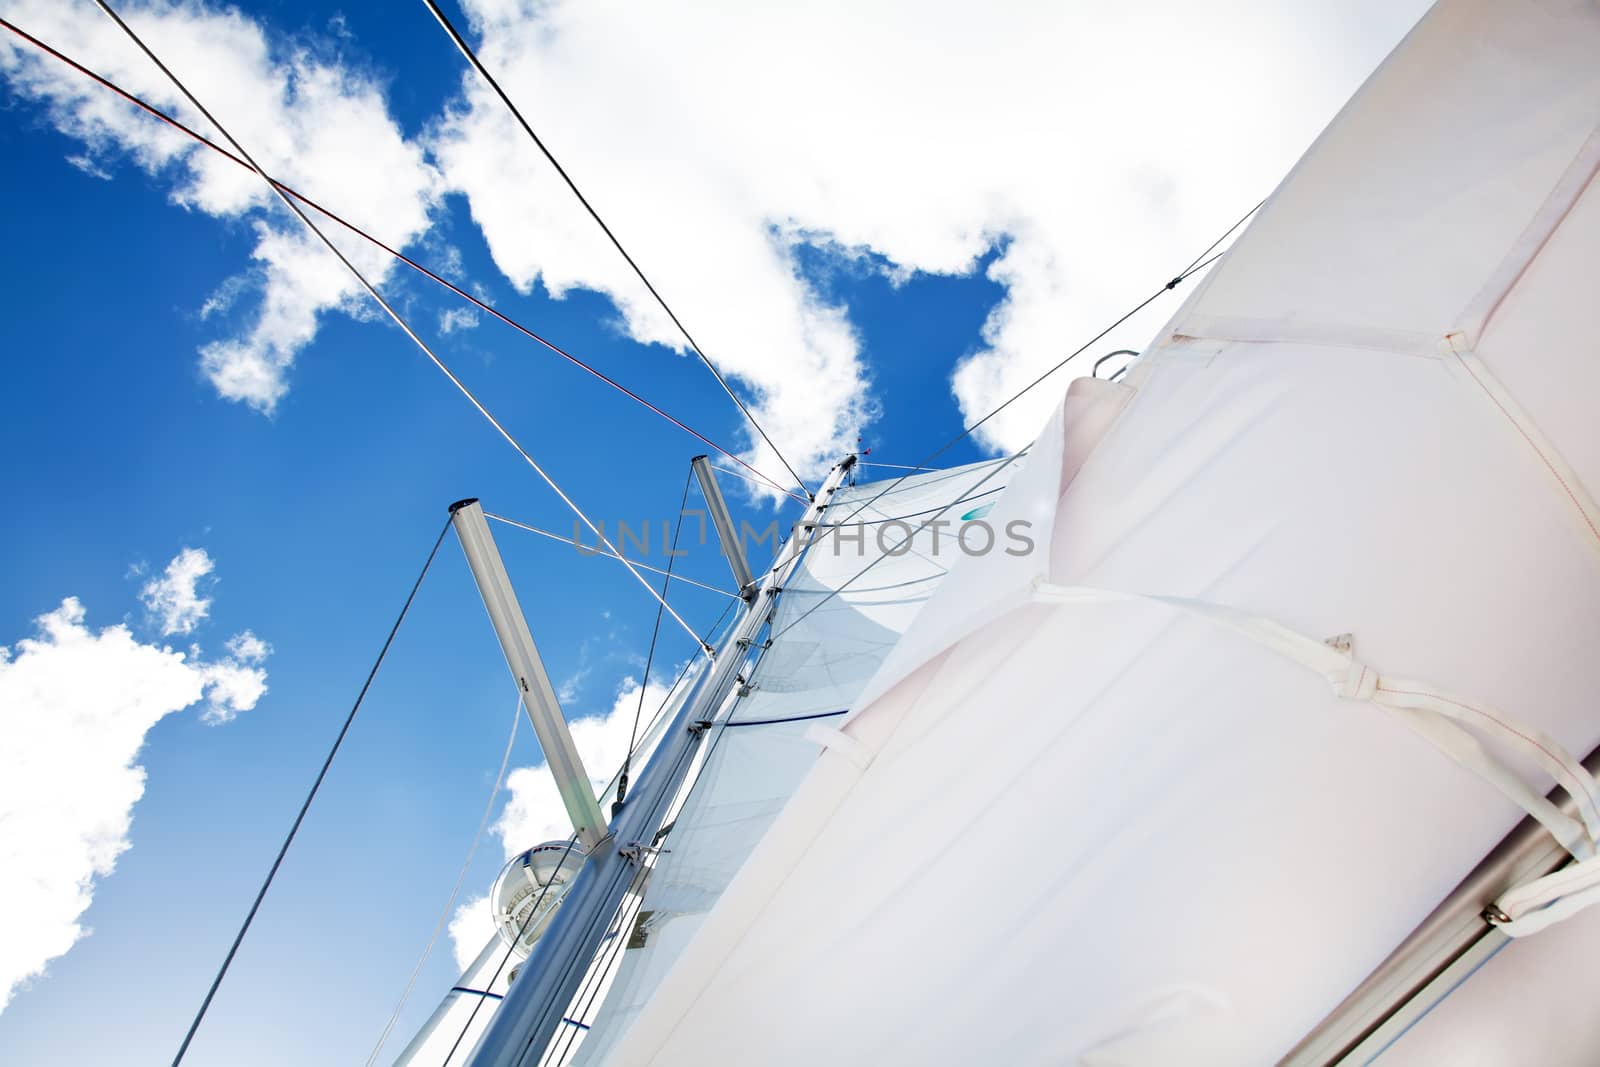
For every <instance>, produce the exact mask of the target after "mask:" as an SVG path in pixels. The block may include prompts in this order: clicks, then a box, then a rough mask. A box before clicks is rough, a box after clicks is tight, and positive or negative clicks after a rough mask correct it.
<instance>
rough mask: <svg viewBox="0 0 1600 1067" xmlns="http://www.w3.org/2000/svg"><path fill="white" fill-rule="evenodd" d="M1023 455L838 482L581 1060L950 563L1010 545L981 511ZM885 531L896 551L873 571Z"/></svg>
mask: <svg viewBox="0 0 1600 1067" xmlns="http://www.w3.org/2000/svg"><path fill="white" fill-rule="evenodd" d="M1018 462H1019V461H1007V460H997V461H991V462H985V463H976V464H971V465H969V466H964V467H958V468H954V469H951V470H942V471H933V472H928V473H924V474H914V475H911V476H909V477H907V478H905V479H904V480H902V481H898V483H896V482H891V481H880V482H872V483H861V484H857V485H855V486H851V487H849V488H844V489H841V490H839V491H838V492H837V493H835V494H834V498H833V500H832V502H831V504H830V506H829V508H828V510H827V512H825V513H824V516H823V527H822V530H821V531H820V532H819V536H818V538H817V539H816V540H815V541H814V542H813V543H812V545H811V547H810V548H809V549H808V550H807V552H806V555H805V556H804V557H803V558H802V560H801V562H800V565H799V567H798V568H797V569H796V571H795V572H794V574H793V575H792V576H791V578H790V580H789V581H788V583H787V584H786V586H785V587H784V589H783V591H782V593H781V594H780V595H779V597H778V601H777V607H776V610H775V611H774V614H773V620H772V623H771V626H770V629H769V632H770V634H771V635H772V644H771V647H770V648H768V649H767V650H766V651H765V652H764V653H763V655H762V657H761V659H760V661H759V663H758V664H757V667H756V669H755V671H754V673H753V677H752V684H751V685H750V686H749V691H748V693H747V695H745V696H744V697H743V698H742V699H740V700H739V701H738V702H737V703H736V704H735V705H734V706H733V709H732V711H731V712H730V713H729V715H728V716H727V721H726V722H725V723H723V724H721V725H720V727H719V728H718V729H717V730H716V732H715V733H714V734H713V736H712V740H711V751H710V754H709V755H708V756H707V758H706V762H705V765H704V767H703V768H702V770H701V771H700V774H699V776H698V778H697V780H696V782H695V785H694V788H693V791H692V793H691V794H690V796H689V798H688V800H687V801H686V803H685V804H684V807H683V809H682V811H681V812H680V813H679V814H678V816H677V818H676V819H675V820H674V822H673V824H672V829H671V832H670V833H669V834H668V835H667V836H666V837H665V838H664V839H663V842H662V844H663V847H664V848H665V849H666V850H667V851H666V852H664V853H663V854H662V855H661V856H660V858H659V859H658V861H657V863H656V866H655V869H654V870H653V871H652V872H651V875H650V882H649V888H648V891H647V893H646V894H645V900H644V902H643V904H642V906H641V911H640V914H639V919H638V921H637V922H636V924H635V926H634V927H633V929H632V931H631V934H630V937H629V941H628V946H629V947H628V948H627V950H626V951H624V952H623V953H622V962H621V964H620V967H619V970H618V974H617V978H616V980H615V983H614V984H613V986H612V989H611V991H610V994H609V996H608V998H607V999H606V1001H605V1004H604V1006H603V1007H602V1008H601V1010H600V1013H599V1015H598V1017H596V1018H595V1019H594V1021H593V1027H592V1029H591V1030H590V1032H589V1033H588V1035H587V1037H586V1038H585V1041H584V1044H583V1047H582V1048H581V1050H580V1051H579V1054H578V1057H577V1059H576V1061H575V1062H580V1063H594V1062H598V1061H599V1060H600V1058H601V1057H602V1056H603V1054H604V1053H605V1052H606V1051H607V1050H608V1049H609V1048H610V1046H611V1043H612V1042H613V1041H614V1040H615V1039H616V1037H617V1036H618V1035H619V1034H620V1032H621V1031H622V1030H623V1029H625V1028H626V1026H627V1024H628V1023H630V1022H631V1021H632V1019H633V1017H634V1015H635V1014H636V1013H637V1012H638V1011H639V1010H640V1008H642V1007H643V1006H644V1004H645V1003H646V1002H647V1001H648V1000H649V998H650V996H651V995H652V994H653V993H654V992H655V988H656V986H657V985H658V984H659V983H660V981H661V978H662V976H663V975H664V974H665V973H666V971H667V970H668V969H669V968H670V967H671V965H672V964H673V962H674V961H675V960H676V959H677V957H678V954H679V953H680V952H681V951H682V949H683V947H684V946H685V945H686V944H688V943H689V942H690V940H692V938H693V937H694V935H695V933H696V931H697V930H698V929H699V926H700V922H701V920H702V919H703V917H704V916H705V914H706V913H707V912H708V911H709V910H710V909H711V907H712V905H714V904H715V903H716V901H717V898H718V897H719V896H720V895H721V893H722V890H723V888H724V887H725V886H726V885H727V884H728V882H729V881H730V880H731V879H732V878H733V876H734V874H735V873H737V871H738V869H739V867H740V866H741V865H742V864H743V863H744V860H745V858H746V857H747V856H749V854H750V851H751V850H752V849H753V848H754V847H755V846H756V844H757V843H758V842H759V841H760V840H761V838H762V837H763V836H764V835H765V833H766V831H767V829H768V827H769V826H770V825H771V822H772V820H773V818H774V817H775V816H776V815H777V813H778V812H779V811H780V810H781V809H782V807H783V805H784V804H785V802H786V801H787V800H788V799H789V795H790V794H791V793H792V792H793V791H794V789H795V787H796V786H797V785H798V784H799V782H800V780H801V779H802V778H803V777H804V776H805V774H806V772H807V771H808V770H810V768H811V765H812V764H813V763H814V762H816V758H817V754H818V752H819V751H820V746H819V745H818V744H817V743H816V742H815V741H813V740H810V739H808V737H807V733H808V732H809V731H810V730H811V728H812V727H813V726H814V725H816V724H818V723H834V724H837V722H839V721H840V720H842V718H843V716H844V714H845V713H846V711H847V710H848V709H849V708H850V707H851V705H852V702H853V701H854V700H855V698H856V696H857V695H858V694H859V693H860V691H861V688H862V686H863V685H865V684H866V682H867V680H868V678H870V677H871V676H872V674H873V673H874V672H875V671H876V670H877V669H878V667H879V665H880V664H881V663H882V662H883V659H884V656H885V655H886V654H887V653H888V652H889V650H890V649H891V648H892V647H893V646H894V644H895V643H896V642H897V641H898V640H899V638H900V636H901V634H903V633H904V632H905V630H906V628H907V627H908V626H909V625H910V624H911V621H912V620H913V619H914V618H915V617H916V615H917V613H918V612H919V611H920V610H921V609H922V606H923V605H924V604H925V603H926V602H927V600H928V598H929V596H930V594H931V593H932V592H933V590H934V589H935V588H936V587H937V585H938V583H939V582H940V580H941V579H942V578H943V576H944V574H945V572H946V569H947V568H948V567H949V566H950V565H952V564H954V563H955V562H956V561H957V560H959V559H961V558H962V557H963V556H964V555H965V554H966V553H967V552H969V551H970V552H975V551H978V550H980V549H983V548H984V547H985V546H987V545H988V544H989V542H990V541H991V539H992V540H993V542H994V545H993V547H992V550H993V551H1003V550H1004V547H1005V545H1006V544H1007V542H1006V540H1005V531H1004V530H1003V529H1000V530H995V529H991V528H990V524H989V523H988V522H987V520H986V518H985V513H986V511H987V507H988V505H989V504H990V503H992V502H993V501H994V500H995V499H996V498H997V496H998V494H999V492H1000V491H1001V490H1002V489H1003V488H1004V487H1005V484H1006V482H1007V479H1008V477H1009V476H1010V475H1011V473H1012V471H1013V470H1014V469H1015V467H1016V466H1017V463H1018ZM963 517H966V518H965V519H964V518H963ZM924 524H927V525H926V528H923V529H920V530H919V529H918V527H922V526H924ZM963 530H965V531H966V532H965V533H964V534H963V532H962V531H963ZM986 531H988V532H986ZM991 533H992V534H993V536H992V538H991V536H990V534H991ZM963 538H964V544H965V548H964V547H963ZM880 543H881V545H883V546H884V547H887V548H889V549H891V550H893V553H894V554H893V555H889V556H886V557H885V558H884V559H883V561H882V562H881V563H877V564H874V565H873V566H872V567H871V569H870V570H865V568H867V567H868V565H869V564H872V563H873V560H874V559H875V558H877V557H878V556H879V554H880V551H881V550H880V547H879V546H880Z"/></svg>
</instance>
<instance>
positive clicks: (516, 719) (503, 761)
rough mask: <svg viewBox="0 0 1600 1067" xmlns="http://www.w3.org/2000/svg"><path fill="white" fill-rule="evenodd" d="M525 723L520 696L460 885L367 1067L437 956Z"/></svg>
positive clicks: (453, 891)
mask: <svg viewBox="0 0 1600 1067" xmlns="http://www.w3.org/2000/svg"><path fill="white" fill-rule="evenodd" d="M521 720H522V694H520V693H519V694H517V702H516V704H515V705H513V706H512V709H511V733H510V735H509V736H508V737H507V738H506V750H505V752H504V754H502V755H501V757H500V770H499V772H498V773H496V774H495V777H494V788H493V789H492V790H490V791H489V803H488V804H487V805H485V806H484V809H483V818H481V819H479V820H478V832H477V833H475V834H473V835H472V845H471V847H469V848H468V849H467V858H466V859H464V860H462V861H461V869H460V870H459V871H457V872H456V883H455V885H453V886H451V887H450V896H449V897H448V898H447V899H446V900H445V902H444V910H443V911H441V912H439V920H438V921H437V922H435V923H434V924H433V933H432V934H431V935H429V937H428V944H427V945H426V946H425V947H424V948H423V950H422V955H421V957H419V958H418V959H417V965H416V966H415V967H413V968H411V977H410V978H408V979H407V980H406V988H405V991H404V992H402V993H401V994H400V1000H399V1002H398V1003H396V1004H395V1006H394V1011H393V1012H392V1013H390V1015H389V1021H388V1022H387V1023H385V1024H384V1026H383V1033H381V1034H379V1035H378V1043H377V1044H376V1045H374V1046H372V1053H371V1054H370V1055H369V1056H367V1063H366V1067H372V1065H373V1064H375V1063H377V1062H378V1057H379V1056H380V1055H382V1054H383V1046H384V1044H385V1043H387V1042H388V1040H389V1035H390V1034H391V1033H393V1031H394V1026H395V1023H397V1022H399V1021H400V1013H401V1012H402V1011H403V1010H405V1006H406V1001H407V1000H409V999H411V990H412V989H413V988H414V987H415V986H416V984H417V978H418V977H419V976H420V975H421V974H422V968H423V967H425V966H426V965H427V963H428V957H429V956H432V955H433V946H434V945H435V944H437V943H438V941H439V935H440V934H441V933H443V932H444V928H445V925H446V924H447V923H449V921H450V912H451V909H453V908H454V907H455V904H456V897H457V896H459V895H460V893H461V885H462V883H463V882H465V881H466V880H467V872H468V871H470V870H471V869H472V861H473V859H474V858H476V857H477V855H478V845H479V844H481V843H482V842H483V834H484V831H485V830H487V829H488V828H489V820H490V818H492V817H493V815H494V805H495V801H497V800H499V799H500V789H501V787H502V786H504V785H505V782H506V768H508V767H509V766H511V750H512V749H513V748H514V747H515V746H516V743H517V726H518V724H519V723H520V722H521Z"/></svg>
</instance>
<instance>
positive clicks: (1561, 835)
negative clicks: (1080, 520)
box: [1034, 580, 1600, 937]
mask: <svg viewBox="0 0 1600 1067" xmlns="http://www.w3.org/2000/svg"><path fill="white" fill-rule="evenodd" d="M1034 599H1035V600H1037V601H1041V602H1044V603H1053V604H1100V603H1108V602H1114V601H1145V602H1148V603H1155V604H1163V605H1165V606H1167V607H1170V608H1174V609H1176V610H1179V611H1183V612H1186V613H1188V614H1190V615H1194V616H1196V617H1198V618H1202V619H1205V620H1207V621H1209V622H1213V623H1216V624H1218V625H1221V626H1225V627H1227V628H1228V629H1231V630H1233V631H1235V632H1237V633H1240V634H1243V635H1244V636H1246V637H1248V638H1250V639H1251V640H1252V641H1255V642H1256V643H1257V644H1260V645H1263V646H1265V647H1267V648H1269V649H1271V650H1273V651H1274V652H1277V653H1278V654H1280V655H1282V656H1286V657H1287V658H1289V659H1292V660H1294V661H1295V662H1297V663H1300V664H1303V665H1304V666H1306V667H1309V668H1311V669H1312V670H1314V671H1316V672H1317V673H1319V674H1321V675H1322V676H1323V677H1324V678H1326V679H1327V680H1328V683H1329V685H1330V686H1332V688H1333V691H1334V693H1335V694H1337V695H1338V696H1340V697H1342V698H1344V699H1346V700H1361V701H1365V702H1367V703H1371V704H1375V705H1377V706H1378V707H1380V708H1383V709H1384V710H1385V711H1387V712H1389V713H1390V714H1392V715H1394V716H1395V717H1396V718H1398V719H1400V720H1401V721H1402V722H1404V723H1405V724H1406V725H1407V726H1409V727H1411V728H1412V729H1413V730H1415V731H1416V732H1417V733H1419V734H1421V735H1422V737H1424V738H1425V739H1426V740H1427V741H1429V742H1430V743H1431V744H1433V745H1434V746H1435V747H1436V748H1438V749H1439V750H1440V751H1442V752H1443V753H1444V754H1445V755H1447V756H1449V757H1450V758H1451V759H1452V760H1454V761H1455V762H1456V763H1458V764H1460V765H1461V766H1462V767H1464V768H1466V769H1467V770H1469V771H1472V772H1473V773H1474V774H1476V775H1478V776H1479V777H1481V778H1482V779H1483V780H1484V781H1486V782H1488V783H1489V784H1490V785H1492V786H1494V787H1495V788H1496V789H1498V790H1499V791H1500V792H1501V793H1502V794H1503V795H1504V796H1506V797H1507V798H1508V799H1509V800H1511V801H1512V802H1513V803H1514V804H1516V805H1517V806H1518V807H1520V808H1522V810H1524V811H1526V812H1527V813H1528V814H1529V815H1531V816H1533V817H1534V818H1535V819H1537V820H1539V822H1540V823H1541V824H1542V825H1543V826H1544V827H1545V828H1546V829H1547V830H1549V831H1550V833H1551V834H1552V835H1553V836H1554V837H1555V839H1556V840H1557V841H1558V842H1560V844H1561V846H1562V847H1563V848H1564V849H1566V850H1567V851H1568V852H1569V853H1571V854H1572V856H1573V857H1574V858H1575V859H1576V860H1578V861H1579V862H1578V863H1576V864H1574V865H1572V866H1570V867H1567V868H1564V869H1563V870H1561V871H1558V872H1556V873H1555V874H1552V875H1549V876H1547V877H1545V878H1541V879H1538V880H1536V881H1534V882H1531V883H1529V884H1528V885H1526V886H1522V887H1519V888H1518V889H1516V890H1513V891H1512V892H1511V893H1508V894H1507V895H1506V897H1505V898H1503V899H1502V900H1501V901H1500V902H1498V904H1497V906H1498V907H1499V908H1500V909H1501V910H1502V911H1504V912H1505V913H1506V915H1507V917H1508V918H1509V919H1510V920H1511V921H1510V922H1508V923H1505V924H1502V925H1501V929H1502V930H1504V931H1505V932H1506V933H1508V934H1510V935H1511V936H1514V937H1515V936H1519V935H1521V934H1523V933H1533V932H1534V931H1535V930H1536V929H1543V928H1544V927H1545V926H1548V925H1549V924H1550V923H1552V922H1555V921H1557V920H1558V919H1560V918H1564V917H1565V916H1566V915H1569V914H1572V913H1573V912H1575V911H1578V910H1580V909H1582V908H1584V907H1587V906H1588V905H1589V904H1591V903H1595V902H1597V901H1600V859H1597V858H1596V852H1595V845H1596V842H1597V841H1600V796H1597V794H1600V789H1597V787H1596V783H1595V779H1594V776H1593V775H1591V774H1590V773H1589V772H1588V771H1587V770H1586V769H1585V768H1584V767H1583V765H1582V764H1581V763H1579V762H1578V761H1577V760H1576V759H1574V758H1573V757H1572V755H1571V754H1570V753H1569V752H1567V751H1566V749H1564V748H1563V747H1562V746H1561V745H1560V744H1559V743H1558V742H1556V741H1555V739H1554V738H1552V737H1550V736H1549V735H1548V734H1546V733H1544V732H1543V731H1542V730H1539V729H1538V728H1536V727H1534V726H1532V725H1530V724H1528V723H1525V722H1520V721H1518V720H1516V719H1513V718H1512V717H1510V716H1508V715H1506V714H1504V713H1503V712H1500V711H1497V710H1495V709H1492V708H1488V707H1484V706H1482V705H1478V704H1473V703H1470V702H1468V701H1465V700H1462V699H1460V698H1458V697H1455V696H1453V695H1451V694H1449V693H1446V692H1443V691H1442V690H1439V689H1436V688H1434V687H1432V686H1430V685H1427V684H1425V683H1422V682H1415V681H1411V680H1409V679H1402V678H1391V677H1386V676H1380V675H1379V674H1378V672H1377V671H1375V670H1373V669H1372V668H1371V667H1370V666H1368V665H1367V664H1365V663H1362V662H1361V661H1360V660H1358V659H1356V658H1355V656H1354V654H1353V649H1352V642H1351V639H1350V637H1349V635H1341V636H1340V637H1336V638H1330V639H1329V640H1327V641H1318V640H1316V639H1315V638H1311V637H1306V636H1305V635H1304V634H1300V633H1296V632H1295V631H1293V630H1291V629H1289V628H1288V627H1286V626H1282V625H1280V624H1278V623H1276V622H1273V621H1272V620H1271V619H1265V618H1261V617H1260V616H1256V615H1249V614H1247V613H1245V612H1241V611H1237V610H1235V609H1233V608H1230V607H1226V606H1224V605H1221V604H1213V603H1210V602H1207V601H1203V600H1191V599H1187V598H1184V597H1171V596H1156V595H1147V594H1143V593H1129V592H1122V591H1119V590H1109V589H1092V588H1086V587H1082V586H1060V585H1053V584H1050V583H1048V582H1045V581H1042V580H1036V581H1035V582H1034ZM1469 729H1470V730H1471V731H1474V732H1469ZM1475 733H1476V734H1479V735H1482V736H1483V738H1484V739H1485V740H1487V741H1489V742H1490V743H1491V744H1492V745H1493V746H1494V747H1495V748H1498V749H1500V750H1501V751H1503V752H1514V753H1517V754H1519V755H1521V756H1524V757H1526V758H1528V759H1530V760H1532V761H1533V762H1534V763H1536V764H1537V765H1538V766H1539V767H1540V768H1541V769H1543V770H1544V771H1545V773H1547V774H1549V775H1550V776H1551V777H1552V778H1553V779H1555V781H1556V784H1558V785H1559V786H1561V788H1562V789H1563V790H1565V791H1566V792H1567V794H1568V795H1569V796H1571V797H1572V798H1573V800H1574V802H1575V804H1576V807H1577V811H1578V815H1577V817H1576V818H1574V817H1573V816H1570V815H1567V814H1566V813H1564V812H1562V811H1561V810H1560V809H1559V808H1557V807H1556V806H1555V805H1554V804H1552V803H1551V802H1550V801H1549V800H1548V799H1547V798H1546V797H1545V796H1544V795H1543V793H1542V792H1541V791H1540V790H1539V789H1538V788H1537V787H1536V786H1534V785H1533V784H1532V783H1530V782H1529V781H1528V780H1527V779H1525V778H1523V777H1522V775H1520V774H1519V773H1517V771H1516V770H1514V769H1513V768H1512V767H1511V766H1510V765H1508V764H1507V763H1506V762H1505V761H1503V760H1502V759H1501V758H1499V757H1498V756H1496V755H1495V754H1494V753H1493V752H1491V751H1490V749H1489V748H1488V747H1486V746H1485V744H1484V743H1483V742H1482V741H1480V740H1479V738H1478V736H1475V735H1474V734H1475ZM1552 901H1555V903H1552ZM1541 908H1542V909H1543V910H1538V909H1541ZM1523 916H1527V918H1523ZM1546 916H1549V917H1548V918H1546ZM1519 923H1520V924H1522V925H1521V926H1519V925H1518V924H1519Z"/></svg>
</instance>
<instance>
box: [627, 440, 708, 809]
mask: <svg viewBox="0 0 1600 1067" xmlns="http://www.w3.org/2000/svg"><path fill="white" fill-rule="evenodd" d="M693 480H694V468H693V467H691V468H690V469H689V473H688V474H687V475H686V476H685V477H684V479H683V498H682V499H681V500H679V501H678V522H677V525H676V526H674V527H673V528H672V547H671V548H670V549H668V550H667V576H666V578H665V579H664V580H663V581H662V583H661V602H662V603H663V604H665V603H666V601H667V589H668V587H669V586H671V585H672V565H673V564H674V563H676V562H677V561H678V535H679V534H681V533H682V532H683V510H684V508H686V507H688V505H689V483H690V482H691V481H693ZM660 636H661V609H660V608H656V623H655V625H654V626H653V627H651V629H650V651H649V652H648V653H647V654H646V655H645V657H644V681H642V682H640V683H639V705H638V707H636V708H634V709H633V726H632V727H631V728H630V729H629V730H628V749H627V753H628V754H627V755H626V756H624V757H623V758H622V775H621V776H620V777H619V778H618V779H617V807H621V806H622V803H623V801H625V800H627V799H628V769H629V768H630V767H631V766H632V764H633V743H634V741H636V740H637V739H638V737H639V719H640V717H641V716H643V715H644V694H645V690H647V689H649V688H650V667H651V666H652V665H653V664H654V663H655V661H656V640H657V638H659V637H660Z"/></svg>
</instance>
